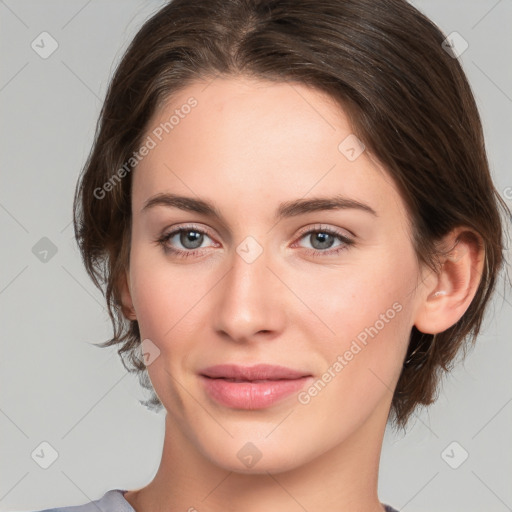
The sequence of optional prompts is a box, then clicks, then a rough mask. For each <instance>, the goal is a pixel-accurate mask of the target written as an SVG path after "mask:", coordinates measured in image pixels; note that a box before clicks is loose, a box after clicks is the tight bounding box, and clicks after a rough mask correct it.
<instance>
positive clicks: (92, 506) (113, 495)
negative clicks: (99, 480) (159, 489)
mask: <svg viewBox="0 0 512 512" xmlns="http://www.w3.org/2000/svg"><path fill="white" fill-rule="evenodd" d="M124 492H126V491H125V490H122V489H111V490H110V491H107V492H106V493H105V494H104V495H103V496H102V497H101V498H99V499H97V500H94V501H90V502H88V503H84V504H83V505H73V506H69V507H59V508H47V509H44V510H39V511H37V512H135V510H134V509H133V508H132V506H131V505H130V504H129V503H128V502H127V501H126V500H125V499H124V496H123V493H124Z"/></svg>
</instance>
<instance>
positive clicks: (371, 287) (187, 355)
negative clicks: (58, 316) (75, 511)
mask: <svg viewBox="0 0 512 512" xmlns="http://www.w3.org/2000/svg"><path fill="white" fill-rule="evenodd" d="M191 96H193V97H194V98H196V100H197V102H198V104H197V106H196V107H195V108H193V109H192V110H191V111H190V113H189V114H188V115H186V116H184V117H183V119H180V122H179V124H178V125H176V126H175V127H174V129H173V130H172V131H170V132H169V133H168V134H164V137H163V138H162V141H158V144H157V145H156V147H155V148H153V149H152V150H151V151H150V152H149V154H148V155H147V156H146V157H145V158H144V159H143V160H142V161H141V162H140V163H139V164H138V165H137V167H136V170H135V171H134V174H133V189H132V214H133V224H132V241H131V250H130V264H129V268H128V271H127V273H126V276H125V279H124V281H123V282H122V283H121V285H120V286H121V289H122V303H123V311H124V313H125V315H126V317H127V318H130V319H137V320H138V323H139V328H140V331H141V339H149V340H151V343H152V344H154V346H156V347H158V350H159V351H160V353H159V355H158V357H156V358H155V359H154V360H153V361H152V362H151V363H150V364H148V372H149V376H150V378H151V381H152V384H153V386H154V389H155V391H156V393H157V395H158V397H159V398H160V400H161V401H162V403H163V404H164V406H165V409H166V410H167V414H166V421H165V441H164V447H163V454H162V459H161V463H160V467H159V468H158V471H157V473H156V475H155V477H154V479H153V481H152V482H150V483H149V484H148V485H147V486H145V487H143V488H141V489H138V490H133V491H128V492H127V493H126V494H125V498H126V499H127V501H128V502H129V503H130V504H131V505H132V506H133V507H134V509H135V510H136V511H137V512H149V511H152V512H155V511H164V510H165V511H166V512H169V511H183V510H189V509H190V508H191V507H194V508H195V509H196V510H198V511H208V512H226V511H235V510H244V511H245V512H261V511H262V510H265V511H266V512H274V511H276V512H277V511H279V512H299V511H303V510H304V509H306V510H308V511H309V512H314V511H320V510H333V511H334V510H336V511H343V510H350V511H352V512H356V511H365V512H367V511H382V510H384V509H383V506H382V504H381V503H380V501H379V499H378V496H377V477H378V467H379V458H380V452H381V446H382V439H383V435H384V430H385V427H386V421H387V418H388V413H389V409H390V404H391V399H392V392H393V390H394V389H395V386H396V383H397V380H398V378H399V375H400V371H401V368H402V363H403V360H404V357H405V354H406V349H407V343H408V339H409V334H410V331H411V328H412V326H413V325H416V327H417V328H418V329H420V330H422V331H423V332H430V333H435V332H441V331H443V330H445V329H447V328H448V327H450V326H451V325H453V324H454V323H455V322H456V321H457V320H458V319H459V318H460V317H461V316H462V314H463V313H464V311H465V310H466V309H467V307H468V306H469V304H470V302H471V299H472V298H473V296H474V294H475V292H476V289H477V286H478V281H479V276H480V274H481V269H482V263H483V254H482V253H481V251H480V250H479V249H478V247H477V246H476V245H475V244H474V241H473V240H474V239H472V238H471V237H465V236H462V237H461V241H460V242H459V244H458V245H457V249H456V252H455V253H454V255H453V256H452V257H451V258H449V259H447V260H446V261H445V264H444V265H443V267H442V270H441V271H440V272H439V273H438V274H436V273H434V272H433V271H431V270H429V269H426V268H424V267H422V266H420V264H419V263H418V260H417V257H416V255H415V252H414V249H413V246H412V241H411V226H410V225H409V216H408V214H407V211H406V209H405V203H404V202H403V200H402V198H401V197H400V194H399V193H398V191H397V189H396V188H395V186H394V184H393V182H392V180H391V178H390V177H389V175H388V174H387V173H386V172H385V170H384V169H383V168H382V167H381V166H380V165H379V163H378V162H377V161H376V160H375V159H374V158H372V156H371V155H370V154H369V151H364V152H363V153H362V154H361V155H360V156H359V157H358V158H357V159H355V160H354V161H350V160H349V159H347V157H346V156H345V154H343V153H342V152H340V150H339V149H338V145H339V144H340V142H341V141H343V140H344V139H345V138H346V137H347V136H348V135H350V134H352V133H353V130H352V128H351V126H350V124H349V122H348V120H347V117H346V116H345V114H344V113H343V111H342V110H341V109H340V108H339V107H338V106H337V105H335V104H334V103H333V101H331V99H330V98H329V97H327V96H326V95H324V94H323V93H320V92H318V91H316V90H313V89H310V88H308V87H306V86H304V85H299V84H294V85H293V86H292V85H291V84H285V83H269V82H264V81H255V80H254V79H249V78H244V77H234V78H229V79H227V78H222V79H221V78H216V79H215V80H213V82H211V83H210V84H209V85H208V86H207V82H196V83H194V84H192V85H190V86H188V87H187V88H186V89H184V90H183V91H181V92H180V94H178V95H176V96H175V97H174V98H173V99H172V101H169V102H167V103H166V104H165V105H164V106H162V107H161V108H160V109H159V110H158V111H157V112H156V113H155V115H154V116H153V118H152V119H151V122H150V123H149V125H148V126H149V128H148V130H147V132H146V136H147V135H151V133H152V130H153V129H155V127H157V126H158V125H159V124H160V123H162V122H165V121H167V120H169V118H170V116H171V115H172V114H173V112H174V110H175V109H176V108H180V106H181V105H183V104H185V103H186V102H187V99H188V98H189V97H191ZM153 138H154V137H153ZM164 192H167V193H174V194H180V195H185V196H190V197H194V198H202V199H206V200H209V201H211V202H213V203H214V204H215V205H216V207H217V208H218V210H219V211H220V212H221V214H222V216H223V220H222V221H219V220H217V219H215V218H212V217H209V216H206V215H204V214H200V213H196V212H192V211H184V210H180V209H178V208H175V207H167V206H162V205H159V206H155V207H153V208H149V209H146V210H144V211H143V207H144V205H145V203H146V201H147V200H148V199H149V198H151V197H153V196H155V195H156V194H159V193H164ZM335 193H338V194H341V195H343V196H345V197H348V198H351V199H355V200H357V201H360V202H362V203H365V204H367V205H369V206H371V208H373V209H374V210H375V212H376V214H377V215H376V216H374V215H372V214H370V213H368V212H366V211H363V210H357V209H340V210H324V211H317V212H310V213H306V214H302V215H298V216H296V217H290V218H284V219H282V220H280V221H279V222H277V223H276V221H275V219H274V212H275V210H276V209H277V208H278V206H279V204H280V203H281V202H284V201H291V200H295V199H300V198H306V199H310V198H312V197H332V196H333V195H334V194H335ZM189 223H193V224H194V227H193V228H188V229H189V231H190V230H191V231H194V228H198V229H201V230H204V231H206V232H207V235H205V236H204V237H203V242H202V245H201V246H200V248H199V249H198V250H199V254H197V255H194V256H191V257H187V258H183V257H181V258H180V257H179V256H175V255H173V254H170V253H166V252H165V251H164V249H163V247H162V245H160V244H159V243H158V242H157V241H156V240H157V239H158V238H159V237H161V236H162V234H165V233H169V232H170V231H171V228H172V229H175V228H177V227H180V226H184V225H185V226H186V225H187V224H189ZM319 225H320V229H318V228H319ZM322 228H329V229H334V230H337V231H339V232H340V234H342V235H343V236H346V237H350V238H351V239H352V240H353V242H354V243H353V244H352V245H348V246H346V247H345V249H344V250H342V251H341V252H339V253H337V254H332V251H334V250H335V249H337V248H338V247H340V246H343V245H344V243H343V242H342V241H340V240H339V239H337V238H336V237H335V236H334V237H332V246H331V247H328V246H327V247H326V248H325V249H322V246H321V245H319V242H321V240H318V239H317V241H316V243H315V233H313V234H306V235H304V234H303V233H304V232H306V231H307V230H309V229H317V235H318V232H320V233H322V232H323V231H322ZM185 229H186V228H185ZM465 231H466V230H465V229H464V228H462V227H461V228H460V229H458V230H455V231H454V232H453V233H451V234H450V235H449V236H447V238H446V243H447V246H452V245H454V244H455V238H456V236H457V235H459V234H461V233H462V234H463V233H464V232H465ZM187 233H188V231H187V232H185V235H186V234H187ZM248 236H251V237H253V238H254V239H255V240H257V242H258V244H259V245H260V247H261V249H262V250H263V252H262V253H261V255H260V256H259V257H258V258H256V259H255V260H254V261H252V262H251V263H248V262H247V261H246V260H245V259H244V258H242V257H241V256H240V255H239V253H238V252H237V250H236V249H237V247H239V246H240V245H241V244H242V246H243V241H244V240H245V239H246V237H248ZM167 245H168V246H171V247H174V248H175V249H181V250H183V251H186V250H189V251H191V250H192V249H190V248H188V247H193V246H191V245H190V244H189V246H188V247H186V246H184V245H183V244H182V243H180V237H179V235H177V236H174V237H173V238H172V239H170V240H169V241H167ZM318 247H320V248H319V249H318ZM315 248H317V249H315ZM322 251H323V252H322ZM329 251H330V252H331V254H328V252H329ZM313 252H316V256H312V255H311V254H312V253H313ZM440 290H442V291H443V292H445V293H444V294H437V295H436V294H435V292H436V291H440ZM396 303H398V304H399V305H400V306H401V309H400V312H398V313H396V315H394V318H393V319H391V320H389V321H388V322H385V326H384V327H383V328H381V329H380V330H379V331H378V334H377V335H376V336H375V337H373V338H369V340H368V343H367V345H366V346H364V347H363V348H362V350H360V351H359V352H358V353H357V355H355V356H354V357H353V359H352V360H350V361H348V362H347V364H346V366H344V367H343V369H342V370H341V371H339V372H338V373H337V374H336V376H335V377H334V378H332V380H331V381H330V382H329V383H328V384H327V385H326V386H325V387H324V388H323V389H322V391H321V392H320V393H318V394H317V396H314V397H312V398H311V400H310V402H309V403H307V404H302V403H300V402H299V401H298V398H297V395H296V394H293V395H291V396H290V397H287V398H286V399H284V400H282V401H280V402H278V403H277V404H275V405H272V406H271V407H269V408H266V409H263V410H258V411H247V410H239V409H232V408H228V407H225V406H222V405H219V404H218V403H217V402H215V401H213V400H212V399H211V398H210V397H209V396H208V394H206V392H205V390H204V389H203V386H202V385H201V382H200V380H199V378H198V375H197V373H198V371H199V370H200V369H202V368H205V367H206V366H210V365H214V364H221V363H228V362H229V363H238V364H243V365H252V364H256V363H262V362H263V363H270V364H280V365H284V366H288V367H291V368H294V369H300V370H304V371H305V372H307V373H310V374H312V375H313V376H314V378H315V380H316V379H318V378H320V377H321V376H322V375H323V374H324V372H326V371H327V369H328V368H329V367H332V365H333V363H334V362H335V361H336V360H337V357H338V355H340V354H341V355H343V354H344V353H345V352H346V351H347V350H348V349H349V348H350V346H351V343H352V342H353V340H354V339H356V338H357V336H358V334H360V333H361V332H362V331H364V329H365V328H367V327H369V326H374V325H375V323H376V321H377V320H379V318H382V317H381V315H382V314H386V311H388V310H389V309H390V308H392V305H393V304H396ZM360 345H361V344H360ZM247 442H251V443H253V444H254V445H256V446H257V448H258V449H259V451H260V452H261V454H262V456H261V459H260V460H259V461H258V462H257V463H256V464H255V465H254V466H252V467H251V468H248V467H247V466H245V465H244V464H243V463H242V462H241V460H239V458H238V457H237V453H238V451H239V450H240V449H241V448H242V447H243V446H244V445H246V443H247ZM192 510H193V509H192Z"/></svg>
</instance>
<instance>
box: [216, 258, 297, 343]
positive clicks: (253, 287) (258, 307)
mask: <svg viewBox="0 0 512 512" xmlns="http://www.w3.org/2000/svg"><path fill="white" fill-rule="evenodd" d="M271 259H272V255H271V254H270V252H268V251H265V250H263V252H262V253H261V254H260V255H259V256H258V257H257V258H256V259H255V260H254V261H251V259H250V258H247V257H246V255H245V254H244V253H243V252H242V251H241V252H240V253H238V252H235V251H234V252H233V256H232V266H231V269H230V270H229V271H228V272H227V274H226V276H225V278H224V279H223V280H222V281H221V283H220V284H219V287H218V291H217V294H218V295H217V297H216V299H217V300H216V304H215V311H214V313H213V321H214V328H215V330H216V332H217V333H218V334H219V335H221V336H223V337H224V338H226V339H230V340H232V341H235V342H239V343H248V342H251V341H257V340H263V339H265V340H270V339H273V338H275V337H277V336H278V335H279V333H281V332H282V330H283V328H284V325H285V322H286V310H287V307H286V302H287V299H289V297H288V298H287V297H286V292H287V291H288V290H286V286H285V285H284V284H283V281H282V280H280V279H279V278H278V276H277V275H276V274H278V271H276V270H274V269H272V268H271V266H275V265H272V263H271ZM288 293H290V292H289V291H288Z"/></svg>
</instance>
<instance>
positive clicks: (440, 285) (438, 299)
mask: <svg viewBox="0 0 512 512" xmlns="http://www.w3.org/2000/svg"><path fill="white" fill-rule="evenodd" d="M442 246H443V247H447V248H448V251H447V252H444V253H442V254H441V256H440V263H441V267H440V269H439V271H438V273H437V274H436V278H435V279H434V280H433V281H431V284H430V285H429V286H430V288H429V289H425V290H424V295H423V298H422V302H421V304H420V305H419V308H418V310H417V314H416V319H415V323H414V325H415V327H416V328H417V329H418V330H419V331H421V332H424V333H428V334H437V333H440V332H443V331H445V330H446V329H449V328H450V327H451V326H452V325H454V324H455V323H457V322H458V321H459V319H460V318H461V317H462V316H463V315H464V313H465V312H466V310H467V309H468V307H469V305H470V304H471V301H472V300H473V298H474V297H475V295H476V292H477V290H478V286H479V284H480V280H481V276H482V271H483V265H484V260H485V250H484V247H483V244H482V241H481V238H480V236H479V235H478V234H477V233H476V232H474V231H473V230H470V229H469V228H457V229H455V230H453V231H452V232H450V233H449V234H448V235H447V236H446V237H445V238H444V239H443V244H442Z"/></svg>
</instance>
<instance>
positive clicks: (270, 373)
mask: <svg viewBox="0 0 512 512" xmlns="http://www.w3.org/2000/svg"><path fill="white" fill-rule="evenodd" d="M199 377H200V379H201V381H202V382H203V386H204V389H205V391H206V393H207V394H208V396H209V397H210V398H211V399H212V400H214V401H215V402H216V403H218V404H220V405H223V406H225V407H229V408H232V409H245V410H255V409H264V408H267V407H270V406H271V405H273V404H275V403H277V402H279V401H281V400H283V399H284V398H286V397H288V396H290V395H291V394H293V393H296V392H298V391H300V389H302V388H303V387H304V386H305V385H306V384H307V383H308V382H310V381H311V380H312V378H313V377H312V375H311V374H310V373H308V372H303V371H299V370H294V369H292V368H287V367H284V366H275V365H266V364H259V365H255V366H238V365H217V366H211V367H209V368H206V369H204V370H202V371H201V372H200V373H199Z"/></svg>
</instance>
